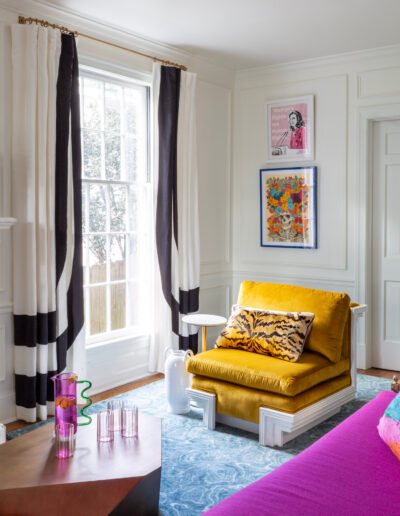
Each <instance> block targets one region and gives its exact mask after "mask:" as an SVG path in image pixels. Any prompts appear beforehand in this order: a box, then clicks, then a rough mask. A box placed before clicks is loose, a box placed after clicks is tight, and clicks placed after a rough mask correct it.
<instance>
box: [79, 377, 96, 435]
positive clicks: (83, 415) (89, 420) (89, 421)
mask: <svg viewBox="0 0 400 516" xmlns="http://www.w3.org/2000/svg"><path fill="white" fill-rule="evenodd" d="M76 383H88V384H89V385H88V386H87V387H85V388H84V389H83V390H82V392H81V396H82V398H83V399H84V400H86V401H87V403H86V405H85V406H84V407H82V408H81V416H82V417H85V418H86V419H88V421H85V423H78V426H83V425H90V423H91V422H92V418H91V417H90V416H88V415H87V414H85V413H84V412H83V411H84V410H85V409H87V408H88V407H90V405H91V404H92V400H91V399H90V398H88V397H87V396H84V395H83V393H84V392H86V391H87V390H88V389H90V387H91V386H92V382H89V380H77V381H76Z"/></svg>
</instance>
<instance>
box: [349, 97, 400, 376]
mask: <svg viewBox="0 0 400 516" xmlns="http://www.w3.org/2000/svg"><path fill="white" fill-rule="evenodd" d="M357 111H358V148H359V152H358V153H357V157H358V166H357V169H358V177H357V174H356V183H357V180H358V185H357V184H355V185H354V187H355V188H354V192H355V195H354V201H355V202H356V203H357V201H358V211H357V210H356V213H357V215H358V220H357V221H356V224H355V229H356V234H357V233H358V235H359V239H358V242H359V248H358V251H357V249H356V250H355V252H356V260H355V263H356V266H357V271H356V293H357V298H358V300H359V302H363V303H365V304H366V305H368V308H369V312H368V313H367V316H366V319H365V335H362V333H363V331H362V330H361V332H360V333H361V335H360V341H359V342H358V343H357V347H358V349H357V357H358V367H361V368H363V369H368V368H369V367H371V365H372V336H371V330H372V314H371V309H372V216H371V215H372V173H373V144H374V142H373V123H374V122H384V121H390V120H399V119H400V104H398V103H396V104H385V105H379V106H369V107H360V108H359V109H358V110H357ZM357 186H358V189H357ZM357 193H358V195H357ZM355 241H357V239H355ZM363 342H365V345H363V344H361V343H363Z"/></svg>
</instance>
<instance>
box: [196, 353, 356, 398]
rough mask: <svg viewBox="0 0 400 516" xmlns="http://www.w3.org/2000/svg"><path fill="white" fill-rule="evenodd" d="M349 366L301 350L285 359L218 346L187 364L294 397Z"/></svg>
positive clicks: (199, 371)
mask: <svg viewBox="0 0 400 516" xmlns="http://www.w3.org/2000/svg"><path fill="white" fill-rule="evenodd" d="M349 368H350V364H349V360H348V359H342V360H340V361H339V362H337V363H332V362H330V361H329V360H328V359H327V358H325V357H323V356H321V355H319V354H317V353H310V352H309V351H304V352H303V354H302V355H301V357H300V359H299V360H298V361H297V362H287V361H284V360H280V359H278V358H275V357H270V356H267V355H259V354H256V353H250V352H248V351H243V350H240V349H223V348H217V349H212V350H210V351H206V352H205V353H200V354H198V355H196V356H194V357H193V358H191V359H190V360H189V361H188V363H187V370H188V371H189V372H190V373H193V374H195V375H200V376H205V377H207V378H215V379H218V380H223V381H225V382H229V383H233V384H236V385H243V386H245V387H250V388H252V389H259V390H261V391H268V392H274V393H278V394H283V395H285V396H296V395H297V394H299V393H301V392H304V391H306V390H308V389H310V388H311V387H314V386H315V385H318V384H320V383H322V382H324V381H326V380H329V379H331V378H335V377H336V376H340V375H341V374H343V373H344V372H346V371H348V370H349Z"/></svg>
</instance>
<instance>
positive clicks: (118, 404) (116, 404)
mask: <svg viewBox="0 0 400 516" xmlns="http://www.w3.org/2000/svg"><path fill="white" fill-rule="evenodd" d="M123 408H124V402H123V401H122V400H110V401H109V402H108V403H107V410H110V411H111V412H112V413H113V415H114V432H119V431H120V430H121V428H122V409H123Z"/></svg>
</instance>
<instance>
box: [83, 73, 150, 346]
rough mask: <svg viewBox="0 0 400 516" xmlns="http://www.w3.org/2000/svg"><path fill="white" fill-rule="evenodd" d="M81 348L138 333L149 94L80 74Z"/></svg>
mask: <svg viewBox="0 0 400 516" xmlns="http://www.w3.org/2000/svg"><path fill="white" fill-rule="evenodd" d="M80 75H81V78H80V93H81V118H82V120H81V127H82V155H83V156H82V158H83V161H82V165H83V166H82V203H83V211H82V219H83V264H84V296H85V324H86V341H87V344H88V345H90V344H93V343H96V342H99V341H109V340H112V339H114V338H118V337H120V336H123V335H124V334H128V333H129V334H132V333H134V332H138V333H144V332H146V325H147V324H148V322H147V321H148V320H147V317H146V313H148V312H149V310H148V309H147V310H146V305H147V307H148V302H149V295H148V293H149V291H150V289H149V287H148V285H149V284H150V278H151V276H150V262H151V260H150V259H149V257H150V256H151V254H150V242H151V239H150V231H151V185H150V175H149V166H148V163H149V159H148V154H149V152H148V151H149V143H148V141H149V137H148V134H149V130H148V126H149V123H148V119H149V116H148V112H149V87H148V86H146V85H143V84H140V83H138V82H135V81H133V80H130V79H127V78H124V77H120V76H116V75H113V74H104V73H100V72H97V71H93V70H89V69H86V68H84V69H82V70H81V74H80Z"/></svg>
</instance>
